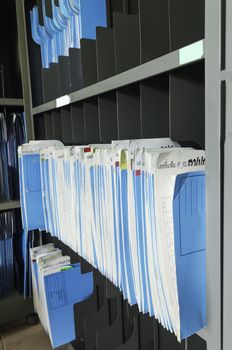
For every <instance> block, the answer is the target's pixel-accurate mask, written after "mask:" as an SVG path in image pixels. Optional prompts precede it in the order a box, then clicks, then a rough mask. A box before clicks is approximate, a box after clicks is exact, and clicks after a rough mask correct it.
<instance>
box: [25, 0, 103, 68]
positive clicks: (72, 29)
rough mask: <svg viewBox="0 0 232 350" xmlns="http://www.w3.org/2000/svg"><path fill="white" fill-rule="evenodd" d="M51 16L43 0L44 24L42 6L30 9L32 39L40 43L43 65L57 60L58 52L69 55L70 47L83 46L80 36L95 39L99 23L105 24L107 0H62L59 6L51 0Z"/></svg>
mask: <svg viewBox="0 0 232 350" xmlns="http://www.w3.org/2000/svg"><path fill="white" fill-rule="evenodd" d="M51 10H52V17H49V16H48V15H47V11H46V0H42V16H43V23H44V25H43V26H42V25H40V24H39V13H38V12H39V9H38V7H37V6H34V7H33V9H32V10H31V12H30V18H31V32H32V37H33V40H34V41H35V42H36V43H37V44H38V45H40V50H41V59H42V67H43V68H49V64H50V63H57V62H58V58H59V56H68V55H69V48H80V39H81V38H86V39H96V27H97V26H101V27H106V26H107V19H106V1H105V0H63V1H60V2H59V7H58V6H56V5H55V2H54V1H51Z"/></svg>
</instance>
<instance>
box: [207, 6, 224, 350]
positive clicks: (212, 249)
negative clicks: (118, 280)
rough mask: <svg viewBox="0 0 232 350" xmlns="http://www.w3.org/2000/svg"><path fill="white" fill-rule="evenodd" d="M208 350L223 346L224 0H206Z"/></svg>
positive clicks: (215, 349) (218, 348)
mask: <svg viewBox="0 0 232 350" xmlns="http://www.w3.org/2000/svg"><path fill="white" fill-rule="evenodd" d="M205 32H206V35H205V77H206V82H205V97H206V108H205V111H206V115H205V118H206V159H207V165H206V247H207V255H206V256H207V259H206V260H207V264H206V265H207V266H206V269H207V318H208V320H207V324H208V325H207V329H206V339H207V350H221V234H222V232H221V91H220V60H221V55H220V48H221V0H206V27H205Z"/></svg>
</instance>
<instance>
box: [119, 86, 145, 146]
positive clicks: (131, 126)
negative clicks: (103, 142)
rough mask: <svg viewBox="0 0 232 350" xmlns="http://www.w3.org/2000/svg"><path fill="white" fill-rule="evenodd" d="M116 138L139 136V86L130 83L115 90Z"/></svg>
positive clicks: (123, 138) (125, 138) (136, 137)
mask: <svg viewBox="0 0 232 350" xmlns="http://www.w3.org/2000/svg"><path fill="white" fill-rule="evenodd" d="M117 114H118V138H119V140H128V139H130V138H132V139H133V138H134V139H139V138H141V118H140V86H139V84H132V85H129V86H125V87H124V88H121V89H119V90H118V91H117Z"/></svg>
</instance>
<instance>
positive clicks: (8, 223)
mask: <svg viewBox="0 0 232 350" xmlns="http://www.w3.org/2000/svg"><path fill="white" fill-rule="evenodd" d="M14 233H15V222H14V213H13V211H10V210H9V211H5V212H1V213H0V298H2V297H5V296H7V295H8V294H10V293H11V292H13V290H14V255H13V235H14Z"/></svg>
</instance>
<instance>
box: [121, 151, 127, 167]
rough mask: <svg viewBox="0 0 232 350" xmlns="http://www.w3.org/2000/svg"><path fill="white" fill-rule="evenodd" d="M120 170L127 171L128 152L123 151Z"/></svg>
mask: <svg viewBox="0 0 232 350" xmlns="http://www.w3.org/2000/svg"><path fill="white" fill-rule="evenodd" d="M120 169H122V170H126V169H127V158H126V151H121V154H120Z"/></svg>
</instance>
